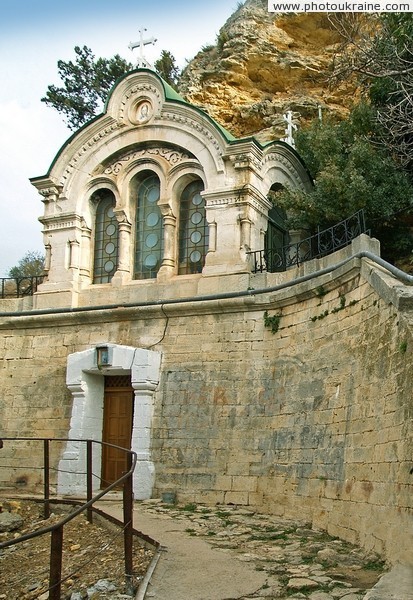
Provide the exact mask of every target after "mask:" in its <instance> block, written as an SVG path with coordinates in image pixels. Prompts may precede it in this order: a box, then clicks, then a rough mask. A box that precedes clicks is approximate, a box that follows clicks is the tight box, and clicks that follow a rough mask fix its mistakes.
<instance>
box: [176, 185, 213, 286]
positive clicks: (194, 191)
mask: <svg viewBox="0 0 413 600" xmlns="http://www.w3.org/2000/svg"><path fill="white" fill-rule="evenodd" d="M203 189H204V186H203V183H202V181H200V180H197V181H193V182H192V183H190V184H189V185H187V186H186V188H185V189H184V191H183V192H182V195H181V202H180V212H179V268H178V274H179V275H184V274H186V273H200V272H201V271H202V268H203V266H204V264H205V256H206V253H207V250H208V224H207V222H206V218H205V201H204V199H203V198H202V196H201V191H202V190H203Z"/></svg>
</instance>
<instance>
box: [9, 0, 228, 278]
mask: <svg viewBox="0 0 413 600" xmlns="http://www.w3.org/2000/svg"><path fill="white" fill-rule="evenodd" d="M236 6H237V0H193V1H192V2H189V1H186V0H152V1H150V2H145V1H144V0H123V2H113V0H112V1H109V0H82V1H80V0H71V2H62V1H61V0H54V1H53V2H52V1H50V2H49V1H46V0H20V1H19V2H17V1H16V0H1V1H0V78H1V79H0V182H1V184H0V214H1V224H2V232H1V235H0V277H6V276H7V272H8V270H9V269H10V268H11V267H13V266H15V265H16V264H17V263H18V262H19V260H20V259H21V258H22V257H23V256H24V255H25V254H26V252H28V251H32V250H36V251H43V237H42V233H41V224H40V223H39V221H38V217H40V216H41V215H42V214H43V204H42V202H41V197H40V195H39V194H38V193H37V191H36V189H35V188H34V187H33V186H32V185H31V184H30V183H29V177H36V176H40V175H44V174H45V173H46V172H47V171H48V169H49V166H50V164H51V162H52V160H53V158H54V156H55V154H56V153H57V151H58V150H59V148H60V147H61V146H62V144H63V143H64V142H65V140H66V139H67V138H68V137H69V136H70V135H71V132H70V130H69V129H68V128H67V127H66V125H65V124H64V122H63V120H62V118H61V117H60V116H59V114H58V113H57V112H56V111H55V110H54V109H52V108H48V107H47V106H46V105H45V104H44V103H42V102H40V98H42V97H43V96H44V95H45V93H46V91H47V86H48V85H50V84H52V83H53V84H55V85H60V81H59V78H58V75H57V61H58V60H59V59H62V60H65V61H67V60H74V58H75V54H74V51H73V48H74V47H75V46H84V45H86V46H89V48H91V49H92V51H93V52H94V54H95V55H96V56H97V57H98V56H102V57H105V58H110V57H112V56H113V55H114V54H120V55H121V56H122V57H124V58H125V59H128V60H129V61H131V62H134V55H133V54H132V52H131V51H130V50H129V48H128V45H129V42H131V41H133V42H134V41H136V40H138V39H139V29H141V28H143V27H145V28H147V30H148V31H147V34H148V36H154V37H155V38H157V39H158V42H157V44H156V45H155V46H148V49H147V51H146V57H147V58H148V60H150V61H151V62H152V63H153V62H154V61H155V60H156V59H157V58H158V57H159V55H160V53H161V50H163V49H167V50H169V51H171V52H172V54H173V55H174V56H175V58H176V60H177V62H178V64H179V66H180V67H183V66H184V65H185V61H186V60H189V59H191V58H192V57H193V56H194V55H195V54H196V53H197V51H198V50H200V49H201V47H202V46H205V45H208V44H211V43H214V42H215V37H216V34H217V33H218V31H219V29H220V27H221V26H222V25H223V24H224V22H225V21H226V19H227V18H228V17H229V16H230V15H231V14H232V13H233V12H234V10H235V9H236ZM136 52H137V50H135V53H136Z"/></svg>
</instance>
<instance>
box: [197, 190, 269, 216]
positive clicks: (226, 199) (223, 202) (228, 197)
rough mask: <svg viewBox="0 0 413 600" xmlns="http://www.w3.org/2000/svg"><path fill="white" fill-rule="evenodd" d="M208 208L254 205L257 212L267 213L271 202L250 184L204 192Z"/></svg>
mask: <svg viewBox="0 0 413 600" xmlns="http://www.w3.org/2000/svg"><path fill="white" fill-rule="evenodd" d="M202 196H203V197H204V199H205V203H206V208H219V207H222V206H231V205H233V206H243V205H249V206H252V207H253V208H254V209H255V210H256V211H257V212H259V213H261V214H263V215H267V213H268V210H269V208H270V207H271V203H270V202H269V201H268V200H267V198H265V196H263V195H262V194H261V193H260V192H259V191H258V190H256V189H255V188H254V187H252V186H250V185H246V186H244V187H242V188H239V189H235V190H234V189H232V190H230V191H228V190H217V191H215V192H204V193H203V194H202Z"/></svg>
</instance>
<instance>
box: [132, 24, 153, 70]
mask: <svg viewBox="0 0 413 600" xmlns="http://www.w3.org/2000/svg"><path fill="white" fill-rule="evenodd" d="M145 31H147V29H139V34H140V40H139V42H130V43H129V46H128V48H129V50H135V48H139V49H140V52H139V57H138V61H137V63H136V65H135V67H136V68H146V69H152V65H151V64H150V63H149V61H147V60H146V58H145V57H144V55H143V51H144V48H145V46H148V45H149V44H155V43H156V42H157V41H158V40H157V39H156V38H154V37H151V38H148V39H146V40H145V39H144V33H145Z"/></svg>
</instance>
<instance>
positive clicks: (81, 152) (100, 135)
mask: <svg viewBox="0 0 413 600" xmlns="http://www.w3.org/2000/svg"><path fill="white" fill-rule="evenodd" d="M122 126H123V125H122V124H121V123H117V122H116V121H114V122H113V123H111V124H110V125H108V127H105V129H102V130H101V131H99V132H98V133H96V134H95V135H94V136H92V137H91V138H89V140H88V141H87V142H86V143H85V144H83V146H82V147H81V149H80V150H78V151H77V152H76V154H75V155H74V156H73V157H72V159H71V161H70V162H69V163H68V165H67V167H66V169H65V170H64V172H63V175H62V178H61V181H60V184H61V185H62V186H63V185H64V184H65V182H66V181H67V179H68V178H69V176H70V174H71V173H72V172H73V171H74V170H76V163H77V162H78V161H79V160H80V159H81V157H82V156H83V155H84V154H86V153H87V152H89V151H90V149H91V148H93V146H95V145H96V144H97V143H98V142H100V141H102V140H103V139H104V138H105V137H107V136H108V135H110V134H111V133H113V132H114V131H116V130H117V129H120V128H121V127H122Z"/></svg>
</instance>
